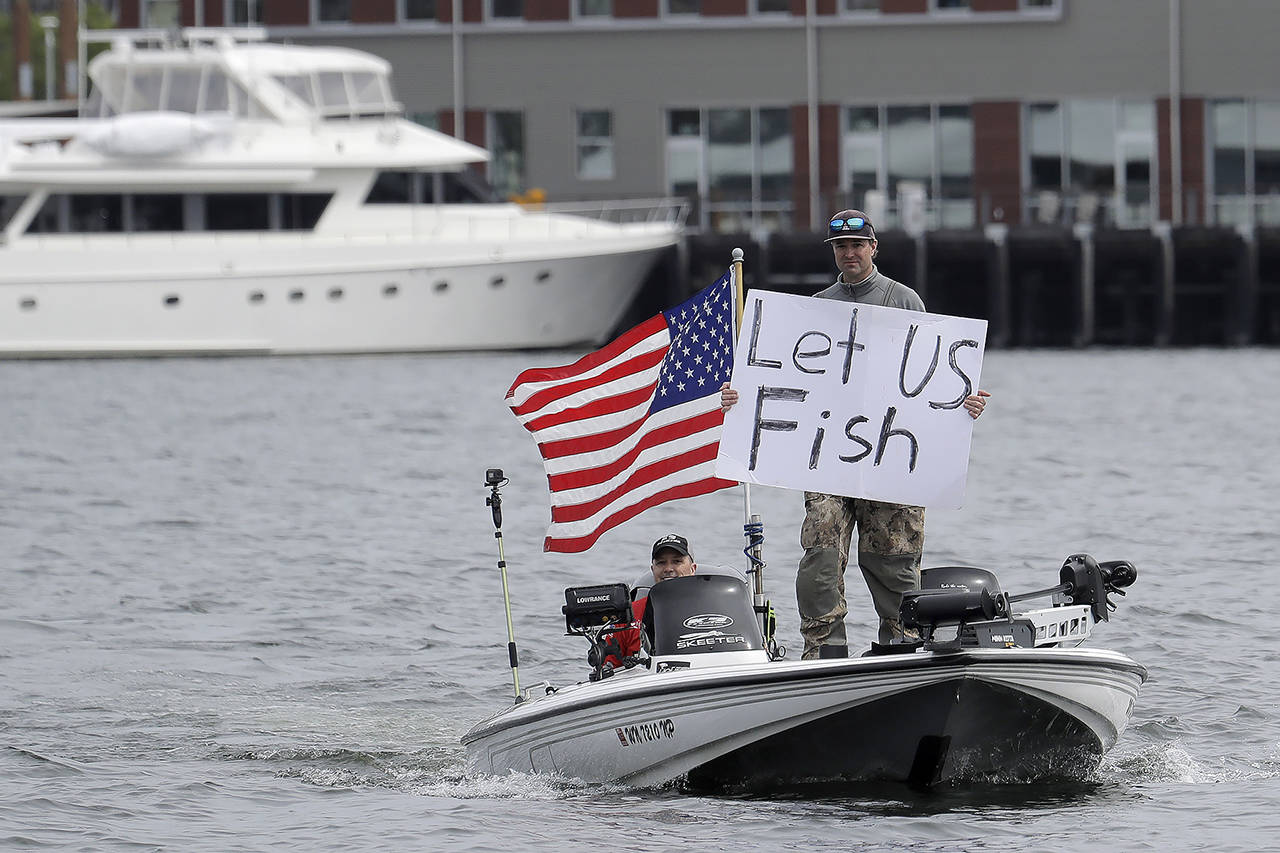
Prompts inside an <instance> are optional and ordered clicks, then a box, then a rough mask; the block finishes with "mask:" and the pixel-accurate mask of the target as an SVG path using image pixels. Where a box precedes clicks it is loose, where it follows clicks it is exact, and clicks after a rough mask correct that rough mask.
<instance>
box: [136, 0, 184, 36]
mask: <svg viewBox="0 0 1280 853" xmlns="http://www.w3.org/2000/svg"><path fill="white" fill-rule="evenodd" d="M145 17H146V20H145V21H144V22H143V26H144V27H156V28H159V29H166V30H167V29H171V28H173V27H180V26H182V2H181V0H147V4H146V12H145Z"/></svg>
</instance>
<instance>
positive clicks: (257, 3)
mask: <svg viewBox="0 0 1280 853" xmlns="http://www.w3.org/2000/svg"><path fill="white" fill-rule="evenodd" d="M265 2H266V0H233V2H232V3H231V23H232V24H261V23H262V6H263V4H264V3H265Z"/></svg>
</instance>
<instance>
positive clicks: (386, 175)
mask: <svg viewBox="0 0 1280 853" xmlns="http://www.w3.org/2000/svg"><path fill="white" fill-rule="evenodd" d="M411 184H412V175H411V173H409V172H391V171H386V172H379V173H378V177H377V178H375V179H374V181H373V186H371V187H370V188H369V194H368V195H367V196H365V199H364V203H365V204H408V203H409V202H410V201H411V200H412V197H411V195H410V187H411Z"/></svg>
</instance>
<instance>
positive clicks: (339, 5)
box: [320, 0, 351, 23]
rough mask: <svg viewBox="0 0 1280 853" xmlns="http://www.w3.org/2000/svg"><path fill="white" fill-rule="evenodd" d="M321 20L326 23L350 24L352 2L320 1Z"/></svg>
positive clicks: (347, 0)
mask: <svg viewBox="0 0 1280 853" xmlns="http://www.w3.org/2000/svg"><path fill="white" fill-rule="evenodd" d="M320 20H321V21H322V22H324V23H349V22H350V21H351V0H320Z"/></svg>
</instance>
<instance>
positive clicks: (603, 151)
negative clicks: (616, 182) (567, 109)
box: [577, 110, 613, 181]
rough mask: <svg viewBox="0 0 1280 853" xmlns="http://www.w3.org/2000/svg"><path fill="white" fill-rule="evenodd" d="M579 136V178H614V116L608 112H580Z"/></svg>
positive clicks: (578, 117)
mask: <svg viewBox="0 0 1280 853" xmlns="http://www.w3.org/2000/svg"><path fill="white" fill-rule="evenodd" d="M577 136H578V145H577V151H578V163H577V165H578V178H579V179H580V180H584V181H602V180H610V179H611V178H613V114H612V113H611V112H609V111H608V110H579V111H578V113H577Z"/></svg>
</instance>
